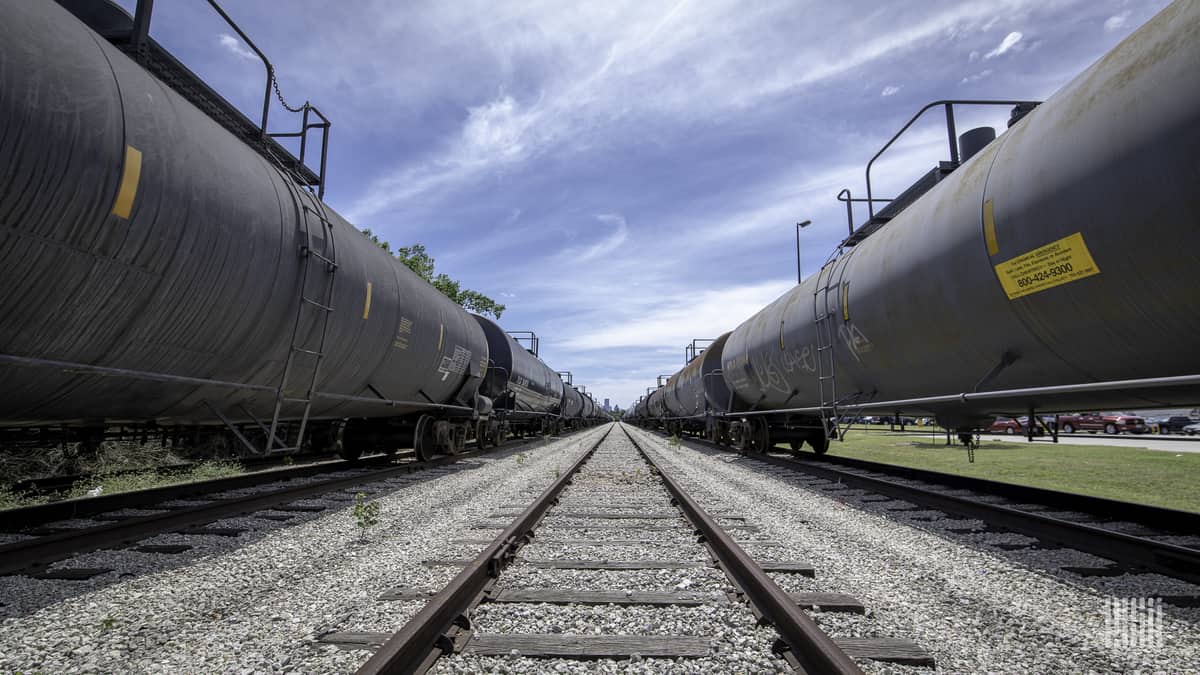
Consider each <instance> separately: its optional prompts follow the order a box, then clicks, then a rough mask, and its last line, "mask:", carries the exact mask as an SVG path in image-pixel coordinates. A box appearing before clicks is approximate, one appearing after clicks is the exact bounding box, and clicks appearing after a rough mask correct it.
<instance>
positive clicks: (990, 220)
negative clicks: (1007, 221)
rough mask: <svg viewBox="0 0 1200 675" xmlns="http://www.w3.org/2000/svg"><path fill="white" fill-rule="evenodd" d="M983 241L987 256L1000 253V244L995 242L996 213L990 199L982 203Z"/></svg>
mask: <svg viewBox="0 0 1200 675" xmlns="http://www.w3.org/2000/svg"><path fill="white" fill-rule="evenodd" d="M983 240H984V241H985V242H987V251H988V255H996V254H997V253H999V252H1000V244H998V243H997V242H996V213H995V209H994V207H993V206H992V200H990V199H989V200H987V201H985V202H984V203H983Z"/></svg>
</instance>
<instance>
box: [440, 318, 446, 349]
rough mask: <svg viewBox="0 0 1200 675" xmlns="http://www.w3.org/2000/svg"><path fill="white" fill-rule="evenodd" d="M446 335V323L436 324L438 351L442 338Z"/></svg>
mask: <svg viewBox="0 0 1200 675" xmlns="http://www.w3.org/2000/svg"><path fill="white" fill-rule="evenodd" d="M444 337H446V324H444V323H443V324H438V351H439V352H440V351H442V338H444Z"/></svg>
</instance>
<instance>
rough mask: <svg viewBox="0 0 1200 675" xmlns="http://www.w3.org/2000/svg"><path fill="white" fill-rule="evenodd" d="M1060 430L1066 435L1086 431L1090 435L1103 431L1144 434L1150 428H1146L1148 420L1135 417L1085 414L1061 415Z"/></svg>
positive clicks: (1108, 432) (1059, 418) (1107, 432)
mask: <svg viewBox="0 0 1200 675" xmlns="http://www.w3.org/2000/svg"><path fill="white" fill-rule="evenodd" d="M1058 428H1059V429H1060V430H1061V431H1062V432H1063V433H1064V434H1073V433H1075V432H1076V431H1086V432H1088V433H1089V434H1094V433H1096V432H1097V431H1103V432H1104V433H1106V434H1120V433H1131V434H1144V433H1146V432H1147V431H1148V430H1149V428H1148V427H1147V426H1146V420H1144V419H1142V418H1141V417H1134V416H1133V415H1097V414H1095V413H1083V414H1079V415H1059V417H1058Z"/></svg>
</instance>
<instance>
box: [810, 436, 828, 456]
mask: <svg viewBox="0 0 1200 675" xmlns="http://www.w3.org/2000/svg"><path fill="white" fill-rule="evenodd" d="M808 447H810V448H812V449H813V452H815V453H817V454H818V455H823V454H825V453H827V452H829V436H826V435H825V434H823V433H820V432H817V433H815V434H813V435H811V436H809V437H808Z"/></svg>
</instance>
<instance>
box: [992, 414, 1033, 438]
mask: <svg viewBox="0 0 1200 675" xmlns="http://www.w3.org/2000/svg"><path fill="white" fill-rule="evenodd" d="M987 431H988V433H989V434H1010V435H1011V434H1022V433H1025V431H1024V429H1023V428H1022V427H1021V423H1020V422H1018V421H1016V420H1014V419H1013V418H1011V417H997V418H996V419H995V420H994V421H993V422H992V425H991V426H989V427H988V428H987Z"/></svg>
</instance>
